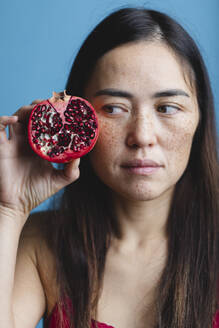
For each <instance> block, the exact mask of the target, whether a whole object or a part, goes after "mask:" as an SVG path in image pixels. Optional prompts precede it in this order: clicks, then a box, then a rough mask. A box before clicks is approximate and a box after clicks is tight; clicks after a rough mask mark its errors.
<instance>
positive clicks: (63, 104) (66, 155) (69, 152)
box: [28, 93, 99, 163]
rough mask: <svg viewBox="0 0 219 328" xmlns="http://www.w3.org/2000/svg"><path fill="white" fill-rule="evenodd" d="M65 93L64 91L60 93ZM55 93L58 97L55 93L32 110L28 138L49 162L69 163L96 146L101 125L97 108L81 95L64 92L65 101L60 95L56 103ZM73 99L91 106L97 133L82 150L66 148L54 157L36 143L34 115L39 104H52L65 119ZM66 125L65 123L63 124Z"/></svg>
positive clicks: (38, 153) (34, 148)
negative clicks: (96, 111) (60, 98)
mask: <svg viewBox="0 0 219 328" xmlns="http://www.w3.org/2000/svg"><path fill="white" fill-rule="evenodd" d="M60 94H63V93H60ZM54 95H55V96H56V97H57V95H59V94H56V93H54V94H53V97H52V98H50V99H47V100H44V101H42V102H41V103H39V104H37V105H36V106H35V107H34V108H33V109H32V111H31V114H30V118H29V122H28V140H29V144H30V146H31V148H32V149H33V151H34V152H35V153H36V154H37V155H39V156H40V157H41V158H43V159H45V160H47V161H49V162H53V163H67V162H70V161H71V160H73V159H76V158H80V157H82V156H84V155H86V154H87V153H88V152H90V151H91V150H92V149H93V147H94V146H95V143H96V141H97V139H98V135H99V125H98V119H97V115H96V113H95V109H94V108H93V106H92V105H91V104H90V103H89V102H88V101H87V100H86V99H84V98H81V97H77V96H67V95H66V93H64V95H65V97H63V99H64V101H63V100H62V101H59V99H58V97H57V99H56V100H57V101H58V103H54V99H55V98H54ZM72 100H76V101H77V100H79V101H81V102H82V103H84V104H86V106H88V107H89V109H90V110H91V111H92V114H93V115H94V116H93V117H94V121H95V125H96V129H95V132H94V133H95V135H94V137H93V139H90V141H89V142H90V144H89V145H86V146H83V149H80V151H74V150H73V149H70V148H68V149H65V151H64V152H63V153H61V154H59V155H57V156H56V155H55V156H53V157H51V156H49V155H48V154H47V153H46V152H45V151H42V147H41V146H39V145H37V144H36V143H34V138H35V139H36V137H35V133H34V131H33V122H34V120H35V118H34V117H36V110H37V109H38V108H39V106H42V105H46V106H51V107H52V108H53V109H55V111H57V112H58V113H59V114H60V115H61V117H62V119H64V112H65V110H66V108H67V106H68V105H69V104H70V103H71V102H72ZM63 123H67V122H63ZM63 125H64V124H63ZM70 134H71V137H72V135H73V137H72V138H74V137H75V136H77V135H76V134H75V133H71V132H70Z"/></svg>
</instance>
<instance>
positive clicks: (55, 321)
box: [49, 305, 219, 328]
mask: <svg viewBox="0 0 219 328" xmlns="http://www.w3.org/2000/svg"><path fill="white" fill-rule="evenodd" d="M62 315H63V318H64V327H63V328H70V326H69V322H68V320H67V318H66V313H65V310H64V309H63V312H62ZM95 324H97V327H98V328H114V327H113V326H109V325H107V324H106V323H102V322H97V321H96V320H94V319H92V321H91V328H96V325H95ZM49 328H59V312H58V306H57V305H56V306H55V307H54V309H53V311H52V313H51V316H50V318H49ZM212 328H219V311H218V312H217V313H216V315H215V318H214V322H213V325H212Z"/></svg>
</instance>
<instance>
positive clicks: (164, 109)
mask: <svg viewBox="0 0 219 328" xmlns="http://www.w3.org/2000/svg"><path fill="white" fill-rule="evenodd" d="M157 110H158V112H159V113H162V114H169V115H171V114H175V113H177V112H178V111H179V110H180V109H179V107H176V106H171V105H161V106H159V107H158V109H157Z"/></svg>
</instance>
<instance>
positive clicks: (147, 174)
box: [84, 41, 199, 200]
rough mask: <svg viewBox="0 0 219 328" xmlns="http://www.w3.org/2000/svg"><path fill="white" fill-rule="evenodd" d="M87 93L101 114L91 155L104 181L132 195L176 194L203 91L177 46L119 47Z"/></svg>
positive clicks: (139, 197)
mask: <svg viewBox="0 0 219 328" xmlns="http://www.w3.org/2000/svg"><path fill="white" fill-rule="evenodd" d="M184 72H185V71H184ZM84 96H85V97H86V98H87V99H88V100H89V101H90V102H91V103H92V104H93V106H94V107H95V109H96V111H97V115H98V118H99V124H100V134H99V138H98V141H97V144H96V146H95V148H94V149H93V151H92V152H91V153H90V159H91V163H92V165H93V168H94V170H95V172H96V174H97V175H98V176H99V177H100V178H101V180H102V181H103V182H104V183H105V184H106V185H108V186H109V187H110V188H111V189H112V190H113V191H114V193H115V194H119V195H120V196H123V197H125V198H126V199H130V200H151V199H155V198H157V197H160V196H161V195H164V194H165V193H169V194H171V191H172V190H173V189H174V186H175V184H176V182H177V181H178V180H179V178H180V177H181V176H182V174H183V172H184V170H185V168H186V166H187V164H188V160H189V155H190V151H191V145H192V141H193V137H194V133H195V131H196V128H197V125H198V121H199V110H198V105H197V99H196V96H195V92H194V90H192V88H191V86H190V84H189V83H188V82H187V81H186V80H185V76H184V73H183V70H182V67H181V66H180V61H179V60H178V59H177V57H176V56H175V55H174V54H173V52H172V51H171V50H170V49H169V48H168V47H167V46H166V45H165V44H163V43H161V42H146V41H142V42H139V43H129V44H126V45H123V46H120V47H118V48H115V49H113V50H111V51H110V52H108V53H106V54H105V55H104V56H103V57H102V58H101V59H100V60H99V61H98V63H97V65H96V67H95V70H94V73H93V74H92V77H91V79H90V81H89V83H88V85H87V88H86V90H85V95H84ZM148 160H149V162H148ZM150 161H153V163H152V162H150Z"/></svg>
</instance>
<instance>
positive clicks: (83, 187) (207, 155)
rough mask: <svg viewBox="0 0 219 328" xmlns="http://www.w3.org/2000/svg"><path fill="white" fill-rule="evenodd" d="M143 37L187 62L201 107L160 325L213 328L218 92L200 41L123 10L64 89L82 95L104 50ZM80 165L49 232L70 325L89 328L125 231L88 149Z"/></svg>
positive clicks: (84, 52)
mask: <svg viewBox="0 0 219 328" xmlns="http://www.w3.org/2000/svg"><path fill="white" fill-rule="evenodd" d="M141 40H151V41H154V40H155V41H156V40H159V41H161V42H164V43H165V44H167V45H168V46H169V47H170V48H171V49H172V50H173V51H174V53H175V54H176V55H177V56H178V58H179V59H181V60H182V63H183V64H184V66H185V67H186V66H188V67H189V68H188V69H187V73H188V75H189V76H190V79H191V80H193V83H194V86H195V89H196V93H197V100H198V104H199V110H200V114H201V115H200V116H201V119H200V122H199V126H198V128H197V131H196V133H195V136H194V140H193V145H192V149H191V154H190V159H189V163H188V166H187V169H186V170H185V172H184V174H183V176H182V177H181V179H180V180H179V181H178V183H177V185H176V188H175V193H174V197H173V201H172V205H171V209H170V214H169V217H168V222H167V231H168V256H167V262H166V266H165V269H164V271H163V273H162V276H161V279H160V281H159V284H158V286H157V292H156V304H155V307H156V311H157V313H156V314H157V316H156V318H157V322H156V324H155V327H156V328H158V327H159V328H164V327H165V328H167V327H168V328H177V327H178V328H189V327H191V328H200V327H205V328H210V327H212V320H213V317H214V314H215V312H216V309H217V307H218V302H217V299H218V292H217V291H218V288H217V287H218V279H219V262H218V259H219V246H218V236H219V235H218V232H219V231H218V181H219V180H218V177H219V175H218V158H217V145H216V127H215V116H214V115H215V114H214V104H213V96H212V91H211V87H210V82H209V77H208V73H207V71H206V68H205V65H204V63H203V60H202V57H201V55H200V52H199V50H198V48H197V46H196V45H195V43H194V41H193V40H192V38H191V37H190V36H189V35H188V33H187V32H186V31H185V30H184V29H183V28H182V27H181V26H180V25H179V24H178V23H177V22H175V21H174V20H173V19H171V18H170V17H169V16H167V15H166V14H163V13H160V12H157V11H154V10H146V9H142V8H125V9H121V10H118V11H116V12H114V13H112V14H110V15H109V16H108V17H107V18H105V19H104V20H103V21H102V22H101V23H100V24H99V25H98V26H97V27H96V28H95V29H94V30H93V31H92V32H91V33H90V35H89V36H88V37H87V39H86V40H85V42H84V43H83V45H82V47H81V48H80V51H79V52H78V55H77V56H76V59H75V61H74V64H73V66H72V69H71V72H70V75H69V78H68V81H67V85H66V90H67V93H68V94H72V95H76V96H82V97H83V94H84V89H85V87H86V85H87V82H88V80H89V77H90V76H91V74H92V71H93V69H94V67H95V64H96V62H97V60H98V59H99V58H100V57H101V56H103V55H104V54H105V53H106V52H108V51H109V50H111V49H113V48H115V47H117V46H120V45H122V44H125V43H128V42H137V41H141ZM189 71H190V73H189ZM80 171H81V175H80V178H79V180H78V181H76V182H75V183H73V184H71V185H69V186H68V187H66V188H65V190H64V193H63V196H62V199H61V204H60V208H59V209H58V210H57V215H56V216H55V217H54V219H53V220H52V223H51V224H53V228H52V229H53V231H54V233H53V237H51V234H50V235H49V238H48V240H49V243H50V245H51V247H52V251H53V253H54V255H55V258H56V268H57V283H58V286H59V290H60V299H59V305H60V307H61V306H62V304H63V302H66V297H67V299H68V300H70V302H71V304H72V306H73V311H67V312H68V316H69V322H71V325H72V327H73V326H74V327H75V328H85V327H86V328H88V327H90V322H91V316H92V313H96V312H95V311H96V308H97V302H98V298H99V296H100V292H101V286H102V280H103V273H104V265H105V259H106V254H107V250H108V249H109V247H110V241H111V236H112V234H117V235H119V230H118V227H117V223H116V216H115V214H114V210H113V203H112V200H111V198H110V192H109V190H108V188H107V187H106V186H105V185H104V184H103V183H102V182H101V181H100V179H99V178H98V177H97V176H96V175H95V173H94V172H93V170H92V167H91V165H90V163H89V155H88V156H85V158H83V159H82V160H81V167H80ZM50 229H51V227H50ZM67 308H68V307H67ZM70 309H71V307H70ZM60 327H61V323H60Z"/></svg>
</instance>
